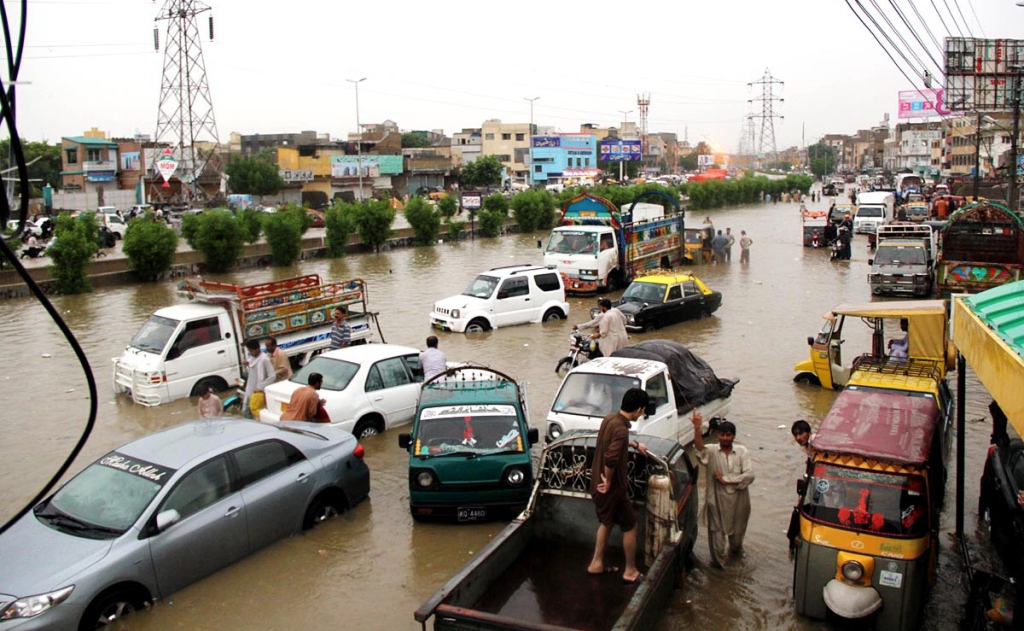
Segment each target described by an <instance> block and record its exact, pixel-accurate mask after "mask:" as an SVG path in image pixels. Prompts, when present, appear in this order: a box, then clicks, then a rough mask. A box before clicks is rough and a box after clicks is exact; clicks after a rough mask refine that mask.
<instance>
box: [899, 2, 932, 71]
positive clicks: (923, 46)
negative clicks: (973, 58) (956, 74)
mask: <svg viewBox="0 0 1024 631" xmlns="http://www.w3.org/2000/svg"><path fill="white" fill-rule="evenodd" d="M889 4H890V5H892V8H893V9H894V10H895V11H896V15H897V16H899V18H900V20H902V21H903V24H904V25H905V26H906V27H907V30H908V31H910V34H911V35H913V37H914V39H915V40H917V44H918V45H919V46H920V47H921V50H923V51H924V54H925V55H927V56H928V58H929V59H930V60H931V62H932V64H933V65H934V66H935V68H937V69H938V71H939V74H940V75H944V74H945V70H944V69H943V67H942V64H940V63H939V62H938V60H937V59H935V56H934V55H932V52H931V50H929V48H928V46H927V44H925V43H924V40H923V39H921V36H920V35H918V33H917V30H915V29H914V27H913V26H911V24H910V20H908V19H907V16H906V14H905V13H903V10H902V9H900V7H899V5H898V4H896V1H895V0H889ZM890 26H891V25H890Z"/></svg>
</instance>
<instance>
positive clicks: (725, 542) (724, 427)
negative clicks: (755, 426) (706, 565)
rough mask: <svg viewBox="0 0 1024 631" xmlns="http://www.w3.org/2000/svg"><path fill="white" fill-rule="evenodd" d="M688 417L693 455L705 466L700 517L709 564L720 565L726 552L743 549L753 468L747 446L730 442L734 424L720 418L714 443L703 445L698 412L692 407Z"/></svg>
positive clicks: (736, 551) (724, 559) (734, 427)
mask: <svg viewBox="0 0 1024 631" xmlns="http://www.w3.org/2000/svg"><path fill="white" fill-rule="evenodd" d="M690 420H691V421H692V422H693V428H694V436H693V445H694V447H695V449H696V453H697V459H698V460H700V462H701V464H703V465H704V466H706V467H707V475H706V476H705V479H706V480H707V482H706V487H705V493H704V506H703V508H702V509H701V520H702V521H703V522H704V523H705V524H707V528H708V549H709V550H710V552H711V564H712V565H714V566H715V567H719V568H722V567H725V564H726V562H727V560H728V557H729V555H730V554H732V555H736V554H739V553H740V552H742V550H743V538H744V537H745V536H746V534H747V522H748V521H750V485H751V483H753V481H754V470H753V467H752V465H751V462H750V454H749V453H748V451H747V448H746V447H744V446H743V445H735V444H733V441H734V440H735V439H736V425H734V424H733V423H732V422H730V421H722V422H721V423H720V424H719V425H718V444H717V445H707V446H705V445H704V437H703V436H701V422H702V421H703V418H702V417H701V415H700V412H697V411H696V410H695V411H694V412H693V415H692V416H691V417H690Z"/></svg>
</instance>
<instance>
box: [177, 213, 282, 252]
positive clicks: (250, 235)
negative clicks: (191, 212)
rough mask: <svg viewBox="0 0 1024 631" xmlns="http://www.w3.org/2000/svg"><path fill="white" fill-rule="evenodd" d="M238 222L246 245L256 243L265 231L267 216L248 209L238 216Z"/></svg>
mask: <svg viewBox="0 0 1024 631" xmlns="http://www.w3.org/2000/svg"><path fill="white" fill-rule="evenodd" d="M236 217H237V218H238V221H240V222H241V224H242V234H243V235H244V238H245V242H246V243H256V241H258V240H259V238H260V232H262V231H263V219H264V217H265V215H264V214H263V213H261V212H259V211H257V210H255V209H253V208H246V209H245V210H243V211H242V212H240V213H238V215H236ZM181 232H182V234H184V233H185V225H184V223H182V226H181Z"/></svg>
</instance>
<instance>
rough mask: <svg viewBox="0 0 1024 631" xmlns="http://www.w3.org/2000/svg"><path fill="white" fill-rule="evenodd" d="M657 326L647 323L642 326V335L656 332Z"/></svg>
mask: <svg viewBox="0 0 1024 631" xmlns="http://www.w3.org/2000/svg"><path fill="white" fill-rule="evenodd" d="M657 328H658V327H657V325H655V323H654V322H648V323H647V324H645V325H644V333H650V332H651V331H655V330H657Z"/></svg>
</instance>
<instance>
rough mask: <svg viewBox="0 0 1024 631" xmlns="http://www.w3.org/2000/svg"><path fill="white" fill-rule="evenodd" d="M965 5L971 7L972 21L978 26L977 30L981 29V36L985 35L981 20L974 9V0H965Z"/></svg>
mask: <svg viewBox="0 0 1024 631" xmlns="http://www.w3.org/2000/svg"><path fill="white" fill-rule="evenodd" d="M967 6H969V7H970V8H971V14H972V15H974V23H975V24H976V25H977V26H978V30H979V31H981V36H982V37H985V27H984V26H982V25H981V20H979V19H978V12H977V11H975V10H974V0H967Z"/></svg>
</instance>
